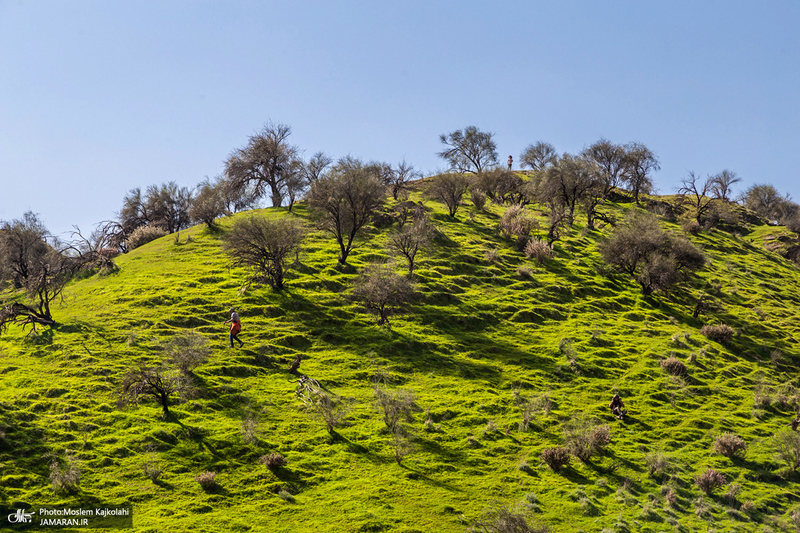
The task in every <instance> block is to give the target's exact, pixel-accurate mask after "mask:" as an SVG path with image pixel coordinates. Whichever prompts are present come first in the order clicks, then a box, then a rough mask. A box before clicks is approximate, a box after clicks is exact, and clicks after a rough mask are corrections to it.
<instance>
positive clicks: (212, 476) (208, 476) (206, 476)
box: [194, 472, 217, 490]
mask: <svg viewBox="0 0 800 533" xmlns="http://www.w3.org/2000/svg"><path fill="white" fill-rule="evenodd" d="M216 477H217V473H216V472H203V473H202V474H197V475H196V476H194V480H195V481H197V483H199V484H200V486H201V487H203V490H209V489H213V488H215V487H216V486H217V480H216Z"/></svg>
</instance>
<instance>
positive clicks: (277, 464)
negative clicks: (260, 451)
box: [258, 452, 288, 470]
mask: <svg viewBox="0 0 800 533" xmlns="http://www.w3.org/2000/svg"><path fill="white" fill-rule="evenodd" d="M258 462H259V463H261V464H262V465H264V466H266V467H267V468H269V469H270V470H274V469H276V468H282V467H284V466H286V463H287V462H288V461H286V458H285V457H284V456H283V455H281V454H279V453H277V452H273V453H268V454H267V455H262V456H261V457H260V458H259V459H258Z"/></svg>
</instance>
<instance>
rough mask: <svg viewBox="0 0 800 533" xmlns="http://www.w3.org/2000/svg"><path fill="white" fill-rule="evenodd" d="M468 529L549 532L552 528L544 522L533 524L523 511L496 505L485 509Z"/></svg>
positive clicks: (491, 532)
mask: <svg viewBox="0 0 800 533" xmlns="http://www.w3.org/2000/svg"><path fill="white" fill-rule="evenodd" d="M467 531H469V533H548V532H549V531H550V530H549V529H548V528H547V526H545V525H543V524H533V525H531V524H530V523H528V519H527V518H526V517H525V515H523V514H522V513H518V512H516V511H512V510H510V509H507V508H505V507H501V506H495V507H494V508H492V509H489V510H487V511H484V512H483V514H482V515H481V517H480V518H479V519H477V520H475V521H473V522H472V524H471V525H470V527H469V529H468V530H467Z"/></svg>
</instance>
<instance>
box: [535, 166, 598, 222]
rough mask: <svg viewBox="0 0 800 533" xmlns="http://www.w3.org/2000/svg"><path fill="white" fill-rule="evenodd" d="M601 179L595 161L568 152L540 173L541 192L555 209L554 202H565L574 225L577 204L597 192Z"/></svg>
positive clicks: (561, 203) (542, 196) (567, 218)
mask: <svg viewBox="0 0 800 533" xmlns="http://www.w3.org/2000/svg"><path fill="white" fill-rule="evenodd" d="M598 183H600V172H599V169H598V168H597V166H596V165H595V164H593V163H591V162H589V161H587V160H586V159H583V158H581V157H575V156H572V155H570V154H564V155H563V156H562V157H560V158H559V159H558V160H557V161H556V162H555V163H553V164H552V165H551V166H550V167H548V168H547V169H546V170H545V171H544V172H543V173H542V174H541V175H540V177H539V180H538V193H537V195H538V197H539V198H540V200H542V201H543V202H544V203H545V204H547V205H549V206H551V210H552V209H553V207H552V206H554V205H561V206H563V207H564V211H565V216H566V218H565V222H566V224H567V225H572V222H573V218H574V214H575V206H577V205H578V204H579V202H581V201H582V200H583V199H584V198H585V197H587V195H589V194H596V190H597V186H598ZM594 207H596V204H593V205H592V208H593V209H594ZM590 218H591V217H590Z"/></svg>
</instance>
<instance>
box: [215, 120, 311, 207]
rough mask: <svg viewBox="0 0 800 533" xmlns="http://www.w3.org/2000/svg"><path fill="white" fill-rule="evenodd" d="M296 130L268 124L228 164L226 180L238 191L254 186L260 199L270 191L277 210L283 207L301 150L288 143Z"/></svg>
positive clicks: (229, 159) (283, 125)
mask: <svg viewBox="0 0 800 533" xmlns="http://www.w3.org/2000/svg"><path fill="white" fill-rule="evenodd" d="M291 134H292V128H291V127H289V126H287V125H285V124H274V123H272V122H268V123H267V124H266V125H265V126H264V128H263V129H262V130H261V131H260V132H259V133H257V134H255V135H253V136H251V137H250V138H249V140H248V142H247V146H245V147H244V148H239V149H237V150H235V151H234V152H233V153H232V154H231V155H230V157H228V160H227V161H225V176H226V177H227V179H228V180H229V182H230V185H231V186H232V187H233V188H234V189H238V190H242V189H245V188H247V187H248V186H251V185H252V186H253V188H254V192H255V195H256V196H257V197H261V196H263V195H264V194H265V193H266V192H267V190H269V193H270V199H271V201H272V206H273V207H280V206H281V204H282V203H283V198H284V195H285V194H286V179H287V178H288V177H289V176H290V175H291V171H292V166H293V162H294V161H295V160H296V159H297V158H298V150H297V148H296V147H295V146H293V145H290V144H289V143H288V139H289V136H290V135H291Z"/></svg>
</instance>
